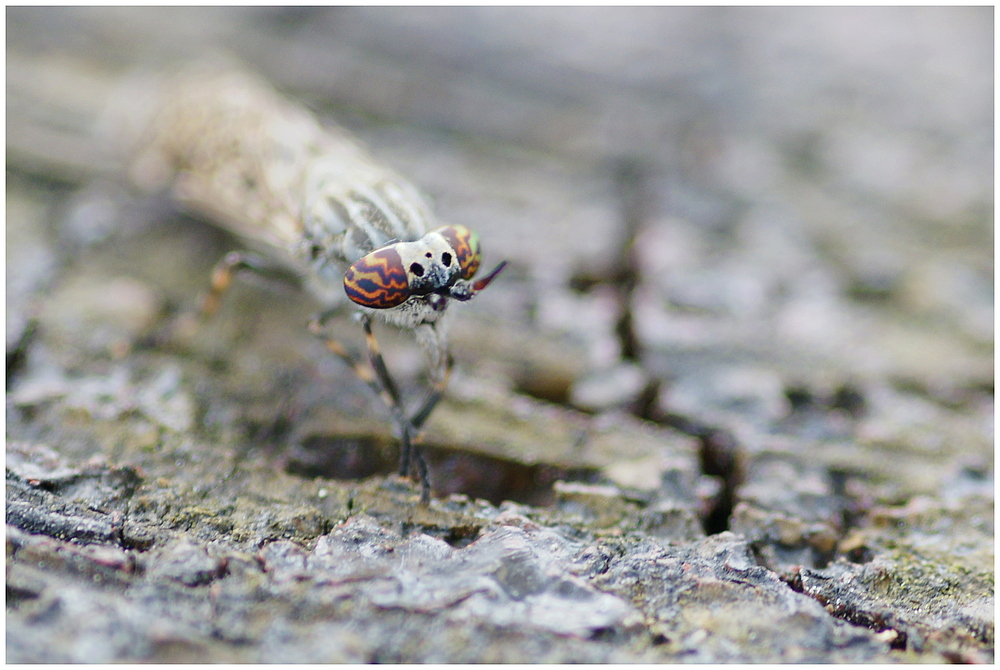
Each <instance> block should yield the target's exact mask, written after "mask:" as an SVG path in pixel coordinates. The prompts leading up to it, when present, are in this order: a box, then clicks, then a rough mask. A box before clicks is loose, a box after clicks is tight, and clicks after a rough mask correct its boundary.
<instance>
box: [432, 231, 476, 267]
mask: <svg viewBox="0 0 1000 670" xmlns="http://www.w3.org/2000/svg"><path fill="white" fill-rule="evenodd" d="M437 232H438V233H439V234H440V235H441V237H443V238H444V239H445V240H447V241H448V244H449V245H451V248H452V250H453V251H454V252H455V260H457V261H458V267H459V268H461V270H462V273H461V274H462V279H472V278H473V277H475V276H476V272H478V271H479V263H480V261H482V258H483V254H482V251H481V250H480V248H479V236H478V235H476V234H475V233H474V232H472V231H471V230H469V229H468V228H466V227H465V226H442V227H441V228H438V229H437ZM445 253H447V252H445ZM441 262H442V263H444V264H445V265H446V266H450V265H451V263H450V262H447V263H445V259H444V256H442V257H441Z"/></svg>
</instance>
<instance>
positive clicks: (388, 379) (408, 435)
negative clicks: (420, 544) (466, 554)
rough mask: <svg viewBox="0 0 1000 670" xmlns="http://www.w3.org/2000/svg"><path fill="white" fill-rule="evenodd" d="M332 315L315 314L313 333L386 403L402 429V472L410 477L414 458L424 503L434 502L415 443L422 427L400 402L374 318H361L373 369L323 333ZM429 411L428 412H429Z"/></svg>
mask: <svg viewBox="0 0 1000 670" xmlns="http://www.w3.org/2000/svg"><path fill="white" fill-rule="evenodd" d="M332 315H333V312H326V313H323V314H320V315H318V316H314V317H313V318H312V319H311V320H310V322H309V330H310V332H312V333H313V334H315V335H317V336H319V337H322V338H323V341H324V342H325V343H326V348H327V349H329V350H330V351H331V352H333V353H334V354H336V355H337V356H339V357H340V358H341V359H342V360H343V361H344V362H345V363H347V365H348V366H350V368H351V370H353V371H354V374H355V375H356V376H357V377H358V378H359V379H360V380H361V381H363V382H365V383H366V384H368V386H369V387H370V388H371V389H372V390H373V391H374V392H375V394H376V395H378V396H379V397H380V398H382V401H383V402H385V404H386V406H387V407H388V408H389V411H390V412H391V413H392V418H393V420H394V421H395V422H396V425H397V426H398V427H399V432H400V442H401V445H400V458H399V474H400V476H403V477H406V476H408V475H409V472H410V461H411V460H412V461H414V462H415V463H416V466H417V474H418V476H419V478H420V486H421V488H420V502H421V503H423V504H426V503H428V502H430V498H431V484H430V474H429V472H428V468H427V461H426V460H425V459H424V455H423V453H422V452H421V451H420V449H418V448H416V446H415V445H414V442H415V441H416V437H417V432H418V428H417V427H415V426H414V424H413V422H412V421H411V420H410V419H408V418H407V417H406V413H405V411H404V409H403V405H402V402H401V401H400V395H399V390H398V388H397V386H396V383H395V381H393V379H392V375H390V374H389V369H388V368H387V367H386V365H385V359H384V358H383V357H382V351H381V349H380V348H379V345H378V340H377V339H375V333H373V332H372V326H371V318H370V317H369V316H368V315H362V317H361V326H362V328H364V331H365V339H366V341H367V343H368V361H369V363H370V365H371V367H370V368H369V367H366V366H365V365H364V363H363V362H362V361H360V360H358V359H356V358H355V357H354V356H352V355H351V354H350V352H348V351H347V349H346V348H345V347H344V345H343V344H341V343H340V341H339V340H336V339H333V338H331V337H326V336H324V335H323V334H322V327H323V323H324V322H325V321H326V320H327V319H328V318H330V316H332ZM373 371H374V372H373ZM429 413H430V412H429V411H428V412H427V414H429ZM424 420H426V416H424V418H423V420H422V421H421V423H423V421H424Z"/></svg>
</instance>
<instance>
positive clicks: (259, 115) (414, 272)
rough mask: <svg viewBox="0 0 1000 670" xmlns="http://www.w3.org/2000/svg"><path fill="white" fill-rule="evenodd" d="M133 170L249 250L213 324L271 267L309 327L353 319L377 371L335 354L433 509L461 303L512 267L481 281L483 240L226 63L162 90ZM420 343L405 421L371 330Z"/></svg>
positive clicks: (227, 278)
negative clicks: (304, 302)
mask: <svg viewBox="0 0 1000 670" xmlns="http://www.w3.org/2000/svg"><path fill="white" fill-rule="evenodd" d="M161 91H162V93H161V94H160V96H159V102H157V103H155V104H153V105H151V108H152V109H153V110H154V111H153V112H152V113H151V114H150V119H149V121H148V123H147V124H146V126H145V127H146V130H145V131H144V132H143V133H142V135H141V136H140V137H139V139H138V149H137V151H136V152H135V155H136V157H135V159H134V160H133V161H132V163H131V166H130V168H129V174H130V177H131V178H132V181H133V182H134V183H135V184H137V185H138V186H140V187H142V188H144V189H146V190H161V189H163V188H167V187H169V188H170V189H171V190H172V192H173V195H174V196H175V197H176V198H177V199H178V200H179V201H180V202H181V203H182V204H183V205H185V206H186V207H188V208H189V209H191V210H193V211H195V212H197V213H199V214H202V215H204V216H207V217H208V218H210V219H211V220H213V221H214V222H215V223H217V224H218V225H219V226H221V227H223V228H225V229H227V230H229V231H231V232H233V233H235V234H236V235H237V236H239V237H240V238H242V239H243V240H244V241H245V242H246V244H247V246H248V247H249V248H250V249H251V251H247V252H244V251H234V252H230V253H229V254H227V255H226V257H225V258H223V259H222V261H220V262H219V264H218V265H217V266H216V268H215V270H214V271H213V273H212V280H211V286H210V289H209V291H208V294H207V296H206V297H205V299H204V301H203V303H202V309H201V312H202V314H203V315H207V314H211V313H214V312H215V311H216V310H217V309H218V306H219V302H220V300H221V298H222V295H223V294H224V293H225V291H226V289H227V288H228V287H229V285H230V284H231V282H232V279H233V275H234V273H235V272H237V271H240V270H244V269H248V270H253V271H260V272H267V271H268V270H270V269H272V268H273V267H275V266H278V267H283V268H285V269H287V270H291V271H293V272H294V273H295V274H296V275H298V276H299V277H300V278H301V279H302V280H303V282H304V284H305V285H306V287H307V288H308V289H309V290H310V291H311V292H312V293H313V294H314V295H315V296H316V297H317V298H319V300H320V301H321V302H322V303H323V304H324V305H325V306H326V308H325V309H324V310H323V311H322V312H320V313H319V314H317V315H316V316H314V317H313V318H312V319H311V320H310V322H309V325H308V327H309V329H310V330H311V331H312V332H313V333H315V334H317V335H319V336H321V337H322V336H323V335H322V329H323V324H324V323H325V322H326V321H327V320H328V319H329V318H330V317H332V316H334V315H336V314H338V313H340V312H341V311H343V308H344V306H345V300H344V299H345V297H346V298H347V299H349V301H350V302H348V303H346V304H347V306H349V307H353V308H354V309H355V310H356V312H357V314H358V318H359V320H360V322H361V326H362V328H363V330H364V334H365V339H366V342H367V348H368V361H369V365H370V367H368V366H365V365H364V364H363V363H362V362H361V361H358V360H357V359H355V358H354V357H353V356H352V355H351V354H350V353H349V352H348V351H347V349H346V348H345V347H344V346H343V345H342V344H341V343H340V342H339V341H337V340H335V339H332V338H329V337H324V340H325V342H326V346H327V348H328V349H329V350H330V351H332V352H333V353H335V354H336V355H338V356H340V357H341V358H342V359H344V360H345V361H346V362H347V363H348V364H349V365H350V366H351V368H352V369H353V370H354V372H355V374H357V376H358V377H360V378H361V379H362V380H363V381H365V382H366V383H367V384H368V385H369V386H371V387H372V389H373V390H374V391H375V392H376V393H377V394H378V395H380V396H381V397H382V398H383V400H384V401H385V402H386V404H387V405H388V407H389V409H390V412H391V414H392V416H393V420H394V422H395V424H396V427H397V430H398V433H399V435H400V440H401V450H400V470H399V471H400V474H401V475H402V476H408V475H409V473H410V468H411V466H416V471H417V476H418V478H419V480H420V484H421V502H422V503H427V502H428V501H429V499H430V479H429V475H428V469H427V463H426V459H425V458H424V456H423V454H422V453H421V451H420V449H419V447H418V445H417V444H416V442H417V440H418V438H419V431H420V429H421V427H422V426H423V424H424V423H425V422H426V420H427V419H428V417H429V416H430V414H431V412H432V411H433V410H434V407H435V405H436V404H437V403H438V402H439V401H440V400H441V397H442V396H443V393H444V390H445V388H446V386H447V384H448V379H449V377H450V374H451V370H452V366H453V361H452V358H451V356H450V354H449V353H448V346H447V326H448V321H449V317H450V313H449V312H448V306H449V303H450V301H451V300H458V301H466V300H469V299H471V298H472V297H474V296H475V295H476V294H477V293H478V292H479V291H482V290H483V289H485V288H486V287H487V286H488V285H489V284H490V282H492V281H493V279H494V278H495V277H496V276H497V275H498V274H499V273H500V272H501V271H502V270H503V268H504V267H505V265H506V262H503V263H500V264H499V265H498V266H497V267H496V268H495V269H494V270H493V271H491V272H490V273H488V274H487V275H485V276H484V277H482V278H480V279H475V276H476V274H477V272H478V270H479V266H480V263H481V259H482V252H481V249H480V244H479V239H478V236H477V235H476V234H475V233H474V232H472V231H471V230H469V229H468V228H466V227H465V226H461V225H443V226H437V227H433V229H432V226H431V222H432V221H433V220H434V218H433V215H432V214H431V210H430V208H429V207H428V205H427V203H426V202H425V200H424V199H423V197H422V196H421V195H420V193H419V192H418V191H417V189H416V188H415V187H414V186H412V185H411V184H410V183H409V182H408V181H406V180H405V179H403V178H402V177H401V176H399V175H398V174H396V173H395V172H393V171H392V170H390V169H388V168H386V167H384V166H381V165H379V164H378V163H376V162H375V160H374V159H372V158H371V157H370V156H369V155H368V154H367V152H366V151H365V150H364V149H363V148H362V147H361V146H360V145H359V144H358V143H357V142H356V141H355V140H354V139H353V138H351V137H350V136H349V135H348V134H347V133H346V131H343V130H342V129H339V128H336V127H324V126H321V125H320V123H319V122H318V121H317V119H316V118H315V117H314V116H313V115H312V114H310V113H309V112H308V111H307V110H305V109H303V108H302V107H300V106H298V105H295V104H293V103H292V102H290V101H288V100H286V99H285V98H283V97H282V96H280V95H279V94H278V93H277V92H276V91H274V90H273V89H272V88H271V87H269V86H268V85H267V84H266V83H264V82H263V81H261V80H259V79H257V78H256V77H254V76H253V75H250V74H248V73H246V72H244V71H241V70H238V69H234V68H233V67H232V66H230V65H228V64H219V63H200V64H195V65H191V66H188V68H187V69H186V70H184V71H182V72H180V73H179V74H178V75H176V77H175V78H173V79H171V80H170V81H168V82H166V83H165V84H163V86H162V88H161ZM373 317H378V318H381V319H382V320H383V321H385V322H386V323H388V324H391V325H393V326H397V327H399V328H403V329H406V330H409V331H412V332H413V333H414V335H415V336H416V338H417V340H418V341H419V342H420V343H421V344H422V345H423V346H424V349H425V351H426V352H427V354H428V357H429V368H430V377H431V382H432V384H431V391H430V393H429V395H428V396H427V398H426V399H425V400H424V401H423V403H422V404H421V405H420V406H419V407H418V408H417V409H416V411H415V412H413V413H412V414H409V415H408V414H407V413H406V410H405V408H404V405H403V402H402V399H401V397H400V394H399V390H398V388H397V386H396V384H395V382H394V381H393V379H392V376H391V375H390V374H389V371H388V369H387V368H386V365H385V361H384V360H383V358H382V354H381V351H380V349H379V346H378V342H377V340H376V338H375V335H374V333H373V331H372V318H373Z"/></svg>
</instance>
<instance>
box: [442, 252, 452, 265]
mask: <svg viewBox="0 0 1000 670" xmlns="http://www.w3.org/2000/svg"><path fill="white" fill-rule="evenodd" d="M441 265H443V266H445V267H446V268H450V267H451V254H449V253H448V252H447V251H446V252H444V253H443V254H441Z"/></svg>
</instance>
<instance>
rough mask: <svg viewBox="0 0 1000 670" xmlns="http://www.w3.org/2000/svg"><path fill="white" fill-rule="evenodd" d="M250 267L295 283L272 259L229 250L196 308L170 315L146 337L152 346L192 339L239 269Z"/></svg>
mask: <svg viewBox="0 0 1000 670" xmlns="http://www.w3.org/2000/svg"><path fill="white" fill-rule="evenodd" d="M242 270H249V271H251V272H253V273H255V274H258V275H261V276H264V277H267V278H269V279H273V280H275V281H282V282H284V283H294V280H293V279H292V278H291V277H290V276H289V275H288V273H287V271H283V270H282V269H281V268H279V267H278V266H276V265H275V264H274V263H273V262H271V261H268V260H267V259H265V258H263V257H261V256H257V255H256V254H251V253H247V252H244V251H230V252H229V253H228V254H226V255H225V256H224V257H223V258H222V259H221V260H220V261H219V262H218V263H216V265H215V267H214V268H213V269H212V276H211V280H210V281H209V287H208V291H207V292H206V293H205V294H204V295H203V296H202V297H201V298H200V299H199V303H198V306H197V307H196V308H194V309H185V310H182V311H181V312H180V313H179V314H176V315H175V316H174V317H173V318H172V319H170V320H169V321H168V322H167V323H166V324H165V325H164V326H163V327H162V328H161V329H160V330H159V332H157V333H155V334H154V335H153V336H152V337H150V338H148V340H147V341H146V344H147V345H151V346H168V347H170V346H177V345H180V346H184V344H183V343H186V342H190V340H191V338H192V337H193V336H194V335H195V333H196V332H197V331H198V328H199V327H200V325H201V324H202V323H204V322H205V321H206V320H207V319H209V318H210V317H212V316H214V315H215V314H216V313H217V312H218V311H219V307H220V306H221V304H222V298H223V296H224V295H225V294H226V292H227V291H228V290H229V288H230V286H232V283H233V277H234V276H235V275H236V273H237V272H240V271H242Z"/></svg>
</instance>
